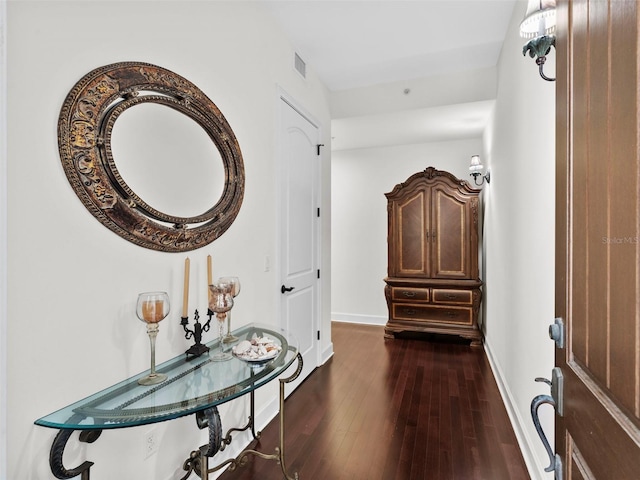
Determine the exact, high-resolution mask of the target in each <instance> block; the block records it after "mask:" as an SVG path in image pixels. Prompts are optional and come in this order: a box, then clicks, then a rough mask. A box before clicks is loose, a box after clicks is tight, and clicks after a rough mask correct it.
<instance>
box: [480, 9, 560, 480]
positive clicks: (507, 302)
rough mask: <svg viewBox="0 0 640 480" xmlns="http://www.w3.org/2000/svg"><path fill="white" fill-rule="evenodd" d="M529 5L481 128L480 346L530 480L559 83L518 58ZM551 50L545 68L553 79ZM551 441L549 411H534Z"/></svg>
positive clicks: (546, 309)
mask: <svg viewBox="0 0 640 480" xmlns="http://www.w3.org/2000/svg"><path fill="white" fill-rule="evenodd" d="M525 7H526V2H519V3H518V4H517V5H516V8H515V9H514V13H513V18H512V21H511V26H510V29H509V32H508V34H507V39H506V41H505V43H504V46H503V49H502V54H501V57H500V61H499V65H498V95H497V100H496V108H495V111H494V117H493V120H492V122H491V124H490V126H489V127H488V129H487V130H486V132H485V152H486V153H485V156H486V158H487V160H488V163H489V166H490V168H491V185H490V187H489V188H487V189H486V190H485V207H484V218H485V223H484V235H485V239H484V246H485V248H484V251H485V259H484V262H485V288H484V290H485V292H484V293H485V297H484V306H483V308H484V314H485V346H486V350H487V353H488V355H489V357H490V359H491V360H492V362H493V367H494V371H495V373H496V377H497V379H498V382H499V384H500V386H501V388H502V393H503V396H504V397H505V400H506V404H507V408H508V409H509V411H510V414H511V415H512V420H513V421H514V426H515V429H516V433H517V434H518V435H519V436H520V440H521V441H522V443H521V446H522V447H523V452H524V454H525V460H526V461H527V463H528V464H529V468H530V471H531V473H532V478H533V479H539V478H552V475H549V474H544V472H543V468H544V467H546V466H547V465H548V463H549V462H548V457H547V455H546V454H545V451H544V449H543V448H542V443H541V442H540V440H539V439H538V437H537V434H536V432H535V430H534V428H533V423H532V421H531V416H530V413H529V405H530V402H531V400H532V398H533V397H534V396H536V395H538V394H541V393H544V394H548V393H549V388H548V387H547V386H546V385H544V384H541V383H535V382H534V378H535V377H545V378H550V375H551V369H552V368H553V365H554V343H553V342H552V341H551V340H549V337H548V334H547V331H548V325H549V324H551V323H553V319H554V251H555V248H554V241H555V237H554V236H555V218H554V213H555V83H551V82H547V81H545V80H543V79H542V78H541V77H540V76H539V75H538V67H537V65H536V64H535V61H534V60H532V59H531V58H529V56H526V57H523V55H522V45H523V41H522V39H521V38H520V37H519V35H518V26H519V23H520V21H521V20H522V18H523V17H524V10H525ZM554 61H555V52H553V53H552V54H551V55H550V58H549V60H548V62H547V65H546V66H545V73H547V75H548V76H551V77H553V76H554V63H553V62H554ZM540 413H541V416H542V420H543V425H544V427H545V431H546V433H547V435H548V436H550V437H551V438H553V412H552V409H551V408H550V407H543V408H541V409H540Z"/></svg>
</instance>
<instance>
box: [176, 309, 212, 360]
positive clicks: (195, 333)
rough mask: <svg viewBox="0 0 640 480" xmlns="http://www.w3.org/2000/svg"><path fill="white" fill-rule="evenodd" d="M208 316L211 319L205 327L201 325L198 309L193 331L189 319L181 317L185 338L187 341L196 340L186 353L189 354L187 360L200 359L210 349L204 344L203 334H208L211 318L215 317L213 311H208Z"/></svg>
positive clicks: (194, 317) (194, 318) (195, 314)
mask: <svg viewBox="0 0 640 480" xmlns="http://www.w3.org/2000/svg"><path fill="white" fill-rule="evenodd" d="M207 316H208V317H209V319H208V320H207V321H206V323H205V324H204V325H203V324H201V323H200V314H199V313H198V310H197V309H196V311H195V313H194V315H193V322H194V323H193V330H191V329H189V327H188V325H189V317H180V325H182V328H183V329H184V331H185V334H184V338H186V339H187V340H191V339H192V338H193V339H194V344H193V345H191V347H189V349H188V350H187V351H186V352H185V353H186V354H187V360H190V359H192V358H196V357H199V356H200V355H202V354H203V353H205V352H208V351H209V347H207V346H206V345H203V344H202V332H208V331H209V327H210V324H211V318H212V317H213V312H212V311H211V309H209V310H208V312H207Z"/></svg>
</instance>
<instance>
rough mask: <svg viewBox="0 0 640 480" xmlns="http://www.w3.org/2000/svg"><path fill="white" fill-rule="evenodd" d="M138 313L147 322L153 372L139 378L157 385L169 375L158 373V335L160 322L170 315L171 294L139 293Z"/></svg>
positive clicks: (143, 381) (142, 381)
mask: <svg viewBox="0 0 640 480" xmlns="http://www.w3.org/2000/svg"><path fill="white" fill-rule="evenodd" d="M136 315H137V316H138V318H139V319H140V320H141V321H142V322H144V323H146V324H147V334H148V335H149V342H150V343H151V372H150V373H149V375H147V376H146V377H143V378H141V379H139V380H138V383H139V384H140V385H155V384H157V383H161V382H164V381H165V380H166V379H167V376H166V375H165V374H164V373H156V337H157V336H158V323H160V322H161V321H162V320H163V319H164V318H165V317H166V316H167V315H169V295H167V293H166V292H145V293H141V294H140V295H138V303H137V304H136Z"/></svg>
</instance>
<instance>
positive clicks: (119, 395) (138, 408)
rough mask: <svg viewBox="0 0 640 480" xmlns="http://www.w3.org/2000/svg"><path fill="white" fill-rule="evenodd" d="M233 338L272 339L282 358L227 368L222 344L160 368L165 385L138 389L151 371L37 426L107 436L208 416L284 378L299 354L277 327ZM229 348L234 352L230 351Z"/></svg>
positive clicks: (247, 330)
mask: <svg viewBox="0 0 640 480" xmlns="http://www.w3.org/2000/svg"><path fill="white" fill-rule="evenodd" d="M233 334H234V335H235V336H236V337H238V338H239V339H240V340H245V339H246V340H250V339H251V338H252V337H253V336H254V335H256V336H258V337H269V338H270V339H272V340H274V343H276V344H279V345H280V346H281V347H282V350H281V351H280V353H279V355H278V356H277V357H275V358H274V359H273V360H269V361H268V362H265V363H249V362H245V361H243V360H240V359H238V358H236V357H233V358H231V359H230V360H227V361H223V362H216V361H213V360H212V359H211V356H210V354H214V353H215V352H216V351H217V350H219V342H218V341H217V340H214V341H212V342H210V343H208V344H207V346H208V347H209V348H210V351H209V352H207V353H204V354H203V355H201V356H200V357H196V358H191V359H186V356H185V355H184V354H183V355H179V356H177V357H175V358H173V359H171V360H168V361H166V362H164V363H162V364H160V365H158V366H157V368H156V372H158V373H165V374H166V375H167V376H168V378H167V380H165V381H164V382H162V383H160V384H157V385H152V386H143V385H138V379H139V378H141V377H144V376H145V375H147V374H148V373H149V372H148V370H146V371H144V372H142V373H139V374H138V375H135V376H133V377H131V378H128V379H127V380H124V381H122V382H120V383H117V384H115V385H113V386H111V387H109V388H107V389H105V390H102V391H101V392H98V393H95V394H93V395H91V396H90V397H87V398H85V399H84V400H80V401H79V402H76V403H73V404H71V405H69V406H67V407H64V408H62V409H60V410H58V411H56V412H53V413H51V414H49V415H47V416H45V417H42V418H39V419H38V420H36V421H35V424H36V425H42V426H44V427H52V428H58V429H63V428H64V429H73V430H104V429H111V428H124V427H132V426H135V425H145V424H149V423H155V422H162V421H164V420H171V419H173V418H177V417H182V416H184V415H189V414H192V413H195V412H197V411H199V410H204V409H206V408H209V407H213V406H215V405H220V404H222V403H225V402H228V401H229V400H233V399H234V398H237V397H239V396H241V395H244V394H247V393H250V392H252V391H254V390H255V389H256V388H258V387H260V386H262V385H264V384H265V383H267V382H269V381H271V380H273V379H274V378H275V377H277V376H279V375H280V374H281V373H283V372H284V371H285V370H286V369H287V368H288V367H289V366H290V365H291V364H292V363H293V361H294V360H295V358H296V355H297V354H298V343H297V341H296V340H295V338H294V337H293V336H292V335H291V334H290V333H289V332H287V331H285V330H283V329H279V328H277V327H274V326H268V325H260V324H255V323H252V324H249V325H246V326H244V327H241V328H239V329H237V330H235V331H233ZM229 348H230V347H229Z"/></svg>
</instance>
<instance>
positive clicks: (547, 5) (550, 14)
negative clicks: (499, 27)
mask: <svg viewBox="0 0 640 480" xmlns="http://www.w3.org/2000/svg"><path fill="white" fill-rule="evenodd" d="M555 33H556V1H555V0H529V4H528V5H527V13H526V14H525V16H524V20H522V23H521V24H520V36H521V37H522V38H535V37H542V36H543V35H553V34H555Z"/></svg>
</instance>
